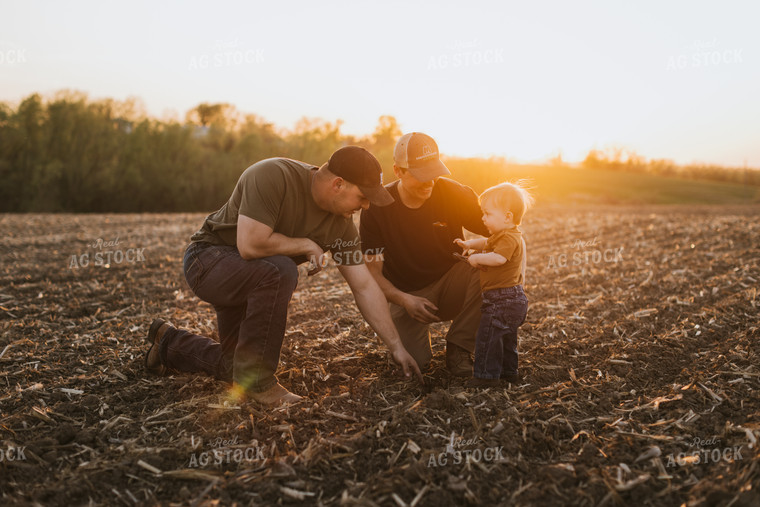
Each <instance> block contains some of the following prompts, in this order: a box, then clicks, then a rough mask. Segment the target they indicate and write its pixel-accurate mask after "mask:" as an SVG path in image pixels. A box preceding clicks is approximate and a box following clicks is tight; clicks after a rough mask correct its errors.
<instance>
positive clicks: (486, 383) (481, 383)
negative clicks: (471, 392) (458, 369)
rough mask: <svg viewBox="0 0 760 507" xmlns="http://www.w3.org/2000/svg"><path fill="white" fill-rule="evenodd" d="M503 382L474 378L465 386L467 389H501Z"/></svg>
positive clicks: (493, 379)
mask: <svg viewBox="0 0 760 507" xmlns="http://www.w3.org/2000/svg"><path fill="white" fill-rule="evenodd" d="M500 384H501V382H499V379H497V378H476V377H473V378H471V379H470V380H468V381H467V384H465V387H479V388H486V387H499V385H500Z"/></svg>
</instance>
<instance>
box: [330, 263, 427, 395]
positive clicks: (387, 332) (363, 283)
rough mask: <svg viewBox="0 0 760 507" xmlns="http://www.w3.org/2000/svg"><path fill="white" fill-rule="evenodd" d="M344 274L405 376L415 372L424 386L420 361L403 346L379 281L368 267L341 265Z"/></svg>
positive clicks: (340, 268)
mask: <svg viewBox="0 0 760 507" xmlns="http://www.w3.org/2000/svg"><path fill="white" fill-rule="evenodd" d="M338 270H339V271H340V274H341V275H343V278H345V279H346V282H348V285H349V287H351V292H353V294H354V299H355V300H356V306H358V307H359V311H360V312H361V313H362V315H363V316H364V319H365V320H366V321H367V323H368V324H369V325H370V326H372V329H374V330H375V332H376V333H377V335H378V336H379V337H380V339H381V340H382V341H383V343H385V346H386V347H388V349H389V350H390V352H391V355H392V356H393V360H394V361H396V363H398V364H399V365H400V366H401V368H402V369H403V370H404V375H405V376H407V377H409V376H411V374H412V373H414V374H415V375H416V376H417V378H418V379H419V381H420V382H421V383H423V384H424V382H425V381H424V380H423V378H422V373H421V372H420V368H419V366H418V365H417V362H416V361H415V360H414V358H412V356H411V355H409V352H407V350H406V348H404V344H403V343H401V338H399V335H398V331H397V330H396V326H394V325H393V320H391V313H390V311H389V310H388V301H387V300H386V299H385V296H384V295H383V291H382V290H380V287H379V286H378V285H377V282H375V279H374V278H373V277H372V275H371V274H370V273H369V270H368V269H367V266H366V265H364V264H359V265H356V266H345V265H341V266H338Z"/></svg>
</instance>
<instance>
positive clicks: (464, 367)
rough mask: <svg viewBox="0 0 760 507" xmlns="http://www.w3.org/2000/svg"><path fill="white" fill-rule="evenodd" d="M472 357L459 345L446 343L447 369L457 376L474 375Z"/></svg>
mask: <svg viewBox="0 0 760 507" xmlns="http://www.w3.org/2000/svg"><path fill="white" fill-rule="evenodd" d="M472 366H473V363H472V357H471V356H470V353H469V352H467V351H466V350H465V349H463V348H462V347H460V346H459V345H454V344H453V343H451V342H447V343H446V369H447V370H449V374H451V375H453V376H455V377H472Z"/></svg>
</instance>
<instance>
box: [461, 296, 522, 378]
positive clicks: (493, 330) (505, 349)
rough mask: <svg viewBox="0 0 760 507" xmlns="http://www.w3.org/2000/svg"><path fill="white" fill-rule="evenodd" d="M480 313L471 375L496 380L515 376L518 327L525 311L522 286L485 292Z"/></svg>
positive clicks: (516, 371)
mask: <svg viewBox="0 0 760 507" xmlns="http://www.w3.org/2000/svg"><path fill="white" fill-rule="evenodd" d="M480 313H481V316H480V327H479V328H478V335H477V337H476V338H475V365H474V367H473V376H474V377H475V378H482V379H498V378H499V377H500V376H501V375H517V373H518V370H517V328H519V327H520V326H521V325H522V323H523V322H525V316H526V315H527V314H528V298H527V296H525V292H523V288H522V285H517V286H515V287H507V288H503V289H493V290H487V291H485V292H484V293H483V304H482V305H481V307H480Z"/></svg>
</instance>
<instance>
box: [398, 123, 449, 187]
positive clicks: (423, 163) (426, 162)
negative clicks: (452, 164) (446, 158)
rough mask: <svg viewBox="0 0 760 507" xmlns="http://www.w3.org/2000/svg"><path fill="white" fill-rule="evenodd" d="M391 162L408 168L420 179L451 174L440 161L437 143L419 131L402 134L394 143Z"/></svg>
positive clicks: (427, 179) (425, 179)
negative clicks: (394, 147)
mask: <svg viewBox="0 0 760 507" xmlns="http://www.w3.org/2000/svg"><path fill="white" fill-rule="evenodd" d="M393 162H394V163H395V164H396V165H397V166H398V167H401V168H403V169H406V170H408V171H409V172H410V173H411V174H412V176H414V177H415V178H416V179H418V180H420V181H430V180H432V179H433V178H437V177H438V176H444V175H447V174H451V171H449V169H448V168H447V167H446V166H445V165H444V164H443V162H441V159H440V157H439V155H438V145H437V144H436V143H435V141H434V140H433V138H432V137H430V136H429V135H426V134H423V133H421V132H411V133H409V134H404V135H403V136H401V139H399V140H398V142H397V143H396V149H395V150H394V151H393Z"/></svg>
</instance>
